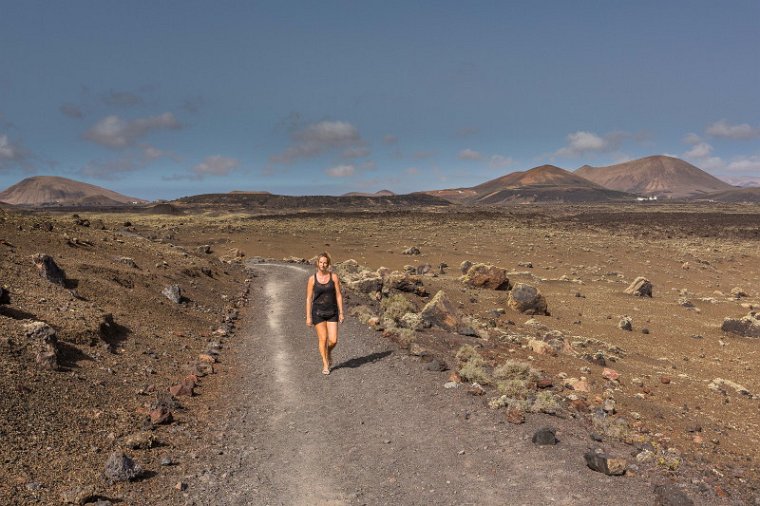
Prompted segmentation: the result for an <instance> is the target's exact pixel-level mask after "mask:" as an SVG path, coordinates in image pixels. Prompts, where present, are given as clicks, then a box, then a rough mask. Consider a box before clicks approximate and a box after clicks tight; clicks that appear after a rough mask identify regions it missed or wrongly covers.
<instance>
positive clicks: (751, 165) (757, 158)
mask: <svg viewBox="0 0 760 506" xmlns="http://www.w3.org/2000/svg"><path fill="white" fill-rule="evenodd" d="M726 170H727V171H730V172H746V173H748V174H749V175H755V174H758V173H760V155H750V156H738V157H736V158H733V159H732V160H731V161H730V162H729V163H728V164H727V165H726Z"/></svg>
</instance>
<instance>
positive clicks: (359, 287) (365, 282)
mask: <svg viewBox="0 0 760 506" xmlns="http://www.w3.org/2000/svg"><path fill="white" fill-rule="evenodd" d="M346 287H347V288H348V289H349V290H354V291H356V292H359V293H375V292H379V291H380V290H381V289H382V288H383V278H381V277H380V276H371V277H366V278H361V279H358V280H356V281H348V282H346Z"/></svg>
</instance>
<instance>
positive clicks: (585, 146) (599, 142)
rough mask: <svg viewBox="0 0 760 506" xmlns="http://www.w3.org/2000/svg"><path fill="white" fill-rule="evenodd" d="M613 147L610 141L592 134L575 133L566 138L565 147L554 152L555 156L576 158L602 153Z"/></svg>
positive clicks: (611, 149)
mask: <svg viewBox="0 0 760 506" xmlns="http://www.w3.org/2000/svg"><path fill="white" fill-rule="evenodd" d="M614 149H615V147H614V146H613V145H612V142H611V141H610V139H607V138H604V137H601V136H599V135H597V134H595V133H593V132H584V131H577V132H573V133H571V134H568V136H567V145H566V146H564V147H562V148H560V149H559V150H557V151H556V153H555V155H557V156H566V157H577V156H581V155H584V154H586V153H604V152H609V151H613V150H614Z"/></svg>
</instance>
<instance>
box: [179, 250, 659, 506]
mask: <svg viewBox="0 0 760 506" xmlns="http://www.w3.org/2000/svg"><path fill="white" fill-rule="evenodd" d="M253 268H254V272H255V273H256V278H255V280H254V288H253V294H252V297H251V300H252V301H253V302H252V304H253V306H252V311H251V312H250V315H251V317H250V321H249V322H247V323H246V324H245V325H244V326H243V327H242V328H241V334H240V335H241V337H240V339H242V341H241V342H239V343H237V345H236V346H231V347H230V350H229V351H228V352H227V353H228V355H227V356H226V357H225V359H226V362H227V364H226V366H228V367H229V369H228V373H227V374H228V379H227V381H226V384H227V386H226V387H225V388H226V390H225V393H224V395H220V397H219V399H218V401H217V402H216V405H215V407H214V408H212V411H211V412H210V416H209V430H208V433H207V434H208V441H207V443H208V449H207V450H206V451H205V452H203V454H202V455H201V456H200V458H198V459H197V464H196V466H197V474H195V475H194V476H192V477H190V480H189V481H190V487H189V489H188V491H187V492H186V493H185V497H186V498H187V501H188V503H190V504H229V505H233V504H235V505H239V504H272V505H275V504H287V505H291V504H293V505H298V504H303V505H307V504H308V505H317V504H323V505H342V504H370V505H374V504H404V505H407V504H443V505H446V504H458V505H462V504H479V505H482V504H507V503H509V504H599V505H602V504H622V503H623V502H624V503H626V504H653V503H654V496H653V493H652V485H651V484H647V483H645V482H644V481H643V480H640V479H637V478H636V477H631V476H624V477H607V476H604V475H601V474H599V473H594V472H592V471H591V470H589V469H588V468H587V467H586V466H585V465H584V461H583V453H584V451H585V450H586V448H587V447H588V446H589V444H590V443H591V441H589V440H588V438H587V436H586V434H585V433H584V432H583V431H582V430H580V429H579V428H578V427H577V426H576V425H574V423H573V422H569V421H564V420H560V419H557V418H552V417H548V416H531V417H529V420H528V422H527V423H525V424H523V425H519V426H515V425H511V424H508V423H506V421H505V420H504V414H503V413H502V412H497V411H492V410H490V409H488V408H487V406H486V405H485V402H484V401H483V399H482V398H476V397H473V396H471V395H469V394H467V393H466V391H465V389H456V390H447V389H444V388H443V384H444V383H445V381H446V377H447V376H446V373H438V372H431V371H427V370H426V369H425V368H424V367H423V366H422V365H421V364H420V363H419V362H418V361H417V359H416V358H414V357H411V356H408V355H406V354H405V353H403V352H400V351H398V350H397V348H396V347H395V346H394V345H393V344H392V343H390V342H389V341H386V340H384V339H382V338H380V337H379V334H377V333H375V332H373V331H372V330H370V329H368V328H366V327H364V326H362V325H360V324H359V323H358V322H356V321H353V320H351V319H349V320H347V321H346V323H345V324H343V325H342V327H341V336H340V341H339V345H338V348H337V349H336V354H335V359H336V366H335V368H334V370H333V373H332V374H331V375H330V376H323V375H322V374H321V372H320V371H321V363H320V360H319V356H318V353H317V349H316V337H314V333H313V330H312V329H309V328H307V327H306V325H305V322H304V318H303V312H304V310H303V297H304V291H305V284H306V279H307V277H308V275H309V274H310V273H311V272H312V270H311V268H308V269H307V268H303V267H299V266H292V265H264V264H260V265H255V266H253ZM233 350H234V351H233ZM545 425H552V426H554V427H556V428H557V429H558V437H559V439H560V440H561V442H560V443H559V444H558V445H556V446H552V447H536V446H534V445H533V443H531V441H530V438H531V436H532V434H533V432H534V431H535V430H536V429H537V428H538V427H541V426H545Z"/></svg>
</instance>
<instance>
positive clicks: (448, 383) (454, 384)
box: [443, 381, 459, 389]
mask: <svg viewBox="0 0 760 506" xmlns="http://www.w3.org/2000/svg"><path fill="white" fill-rule="evenodd" d="M457 387H459V383H455V382H453V381H448V382H446V383H444V384H443V388H446V389H450V388H457Z"/></svg>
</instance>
